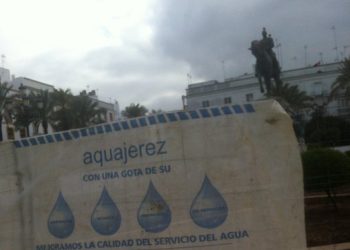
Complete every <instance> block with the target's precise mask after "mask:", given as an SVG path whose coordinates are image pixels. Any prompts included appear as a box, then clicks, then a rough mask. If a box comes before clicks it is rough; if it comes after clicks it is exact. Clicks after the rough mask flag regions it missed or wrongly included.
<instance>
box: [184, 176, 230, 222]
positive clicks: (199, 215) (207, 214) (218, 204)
mask: <svg viewBox="0 0 350 250" xmlns="http://www.w3.org/2000/svg"><path fill="white" fill-rule="evenodd" d="M190 214H191V218H192V220H193V221H194V222H195V223H196V224H197V225H198V226H200V227H204V228H215V227H218V226H220V225H221V224H222V223H224V221H225V220H226V217H227V214H228V209H227V204H226V201H225V199H224V198H223V197H222V195H221V194H220V193H219V191H218V190H217V189H216V188H215V187H214V186H213V184H212V183H211V182H210V180H209V178H208V177H207V176H205V178H204V181H203V184H202V187H201V189H200V190H199V192H198V194H197V196H196V197H195V198H194V200H193V202H192V205H191V210H190Z"/></svg>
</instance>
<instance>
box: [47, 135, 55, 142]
mask: <svg viewBox="0 0 350 250" xmlns="http://www.w3.org/2000/svg"><path fill="white" fill-rule="evenodd" d="M45 137H46V140H47V142H48V143H53V142H55V140H54V139H53V137H52V135H46V136H45Z"/></svg>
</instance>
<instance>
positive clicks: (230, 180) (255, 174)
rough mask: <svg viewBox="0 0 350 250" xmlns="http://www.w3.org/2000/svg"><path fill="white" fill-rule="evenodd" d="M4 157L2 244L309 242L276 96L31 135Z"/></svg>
mask: <svg viewBox="0 0 350 250" xmlns="http://www.w3.org/2000/svg"><path fill="white" fill-rule="evenodd" d="M0 155H1V158H2V159H1V162H0V166H1V171H2V177H1V179H0V188H1V189H0V191H1V194H3V196H2V198H1V205H0V206H1V207H0V209H1V210H0V211H1V215H2V217H4V219H2V223H0V248H1V249H35V250H73V249H198V248H200V249H257V250H262V249H268V250H271V249H278V250H280V249H284V250H286V249H295V250H301V249H306V240H305V226H304V207H303V184H302V183H303V182H302V167H301V160H300V153H299V149H298V145H297V141H296V138H295V135H294V132H293V128H292V122H291V119H290V118H289V116H288V115H287V114H286V113H285V112H284V110H283V109H282V108H281V106H280V105H279V104H278V103H277V102H275V101H262V102H257V103H254V104H243V105H231V106H223V107H213V108H203V109H200V110H196V111H176V112H169V113H159V114H154V115H150V116H146V117H139V118H135V119H129V120H123V121H118V122H114V123H108V124H101V125H96V126H94V127H90V128H83V129H77V130H70V131H64V132H59V133H55V134H49V135H40V136H36V137H31V138H24V139H20V140H17V141H14V142H11V143H4V144H2V145H1V146H0ZM4 200H5V201H4Z"/></svg>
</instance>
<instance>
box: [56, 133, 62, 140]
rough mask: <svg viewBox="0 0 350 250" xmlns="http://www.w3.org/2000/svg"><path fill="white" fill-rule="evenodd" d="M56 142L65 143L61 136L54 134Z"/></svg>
mask: <svg viewBox="0 0 350 250" xmlns="http://www.w3.org/2000/svg"><path fill="white" fill-rule="evenodd" d="M54 136H55V139H56V141H63V139H62V136H61V134H54Z"/></svg>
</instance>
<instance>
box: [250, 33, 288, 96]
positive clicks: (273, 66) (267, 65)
mask: <svg viewBox="0 0 350 250" xmlns="http://www.w3.org/2000/svg"><path fill="white" fill-rule="evenodd" d="M262 34H263V39H262V40H260V41H258V40H254V41H252V42H251V46H250V48H249V49H250V50H251V52H252V54H253V55H254V56H255V58H256V64H255V76H256V77H257V78H258V80H259V84H260V91H261V93H264V92H265V89H264V86H263V82H262V78H263V79H264V84H265V87H266V91H267V94H268V95H269V94H271V87H272V81H271V79H274V81H275V84H276V87H277V88H278V87H279V86H280V85H281V79H280V72H281V71H280V66H279V63H278V61H277V58H276V55H275V53H274V52H273V50H272V48H273V47H274V44H273V40H272V38H271V35H270V36H269V37H267V36H266V30H265V28H264V29H263V32H262Z"/></svg>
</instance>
